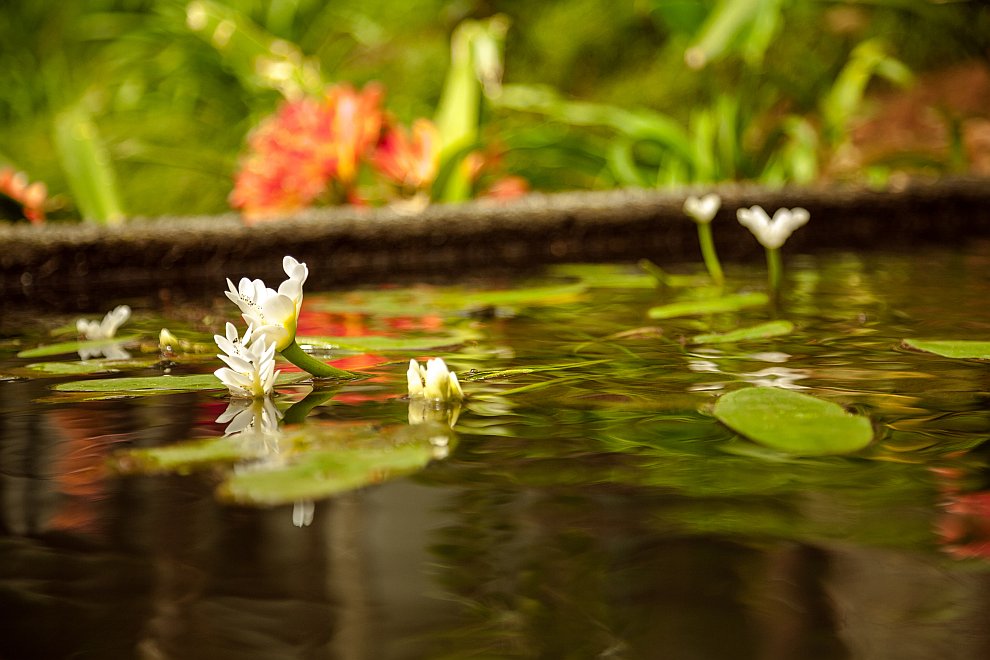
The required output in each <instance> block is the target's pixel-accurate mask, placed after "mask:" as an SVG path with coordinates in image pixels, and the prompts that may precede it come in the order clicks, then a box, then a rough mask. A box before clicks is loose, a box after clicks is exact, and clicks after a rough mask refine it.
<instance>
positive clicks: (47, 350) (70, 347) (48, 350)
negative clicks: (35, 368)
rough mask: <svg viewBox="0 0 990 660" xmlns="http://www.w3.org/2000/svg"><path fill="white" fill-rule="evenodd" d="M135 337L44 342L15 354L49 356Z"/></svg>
mask: <svg viewBox="0 0 990 660" xmlns="http://www.w3.org/2000/svg"><path fill="white" fill-rule="evenodd" d="M135 339H137V337H115V338H113V339H95V340H84V341H63V342H59V343H57V344H46V345H45V346H38V347H36V348H29V349H26V350H23V351H21V352H20V353H18V354H17V357H19V358H38V357H50V356H52V355H65V354H66V353H76V352H78V351H79V350H80V349H82V350H99V349H101V348H104V347H106V346H114V345H117V344H126V343H127V342H129V341H134V340H135Z"/></svg>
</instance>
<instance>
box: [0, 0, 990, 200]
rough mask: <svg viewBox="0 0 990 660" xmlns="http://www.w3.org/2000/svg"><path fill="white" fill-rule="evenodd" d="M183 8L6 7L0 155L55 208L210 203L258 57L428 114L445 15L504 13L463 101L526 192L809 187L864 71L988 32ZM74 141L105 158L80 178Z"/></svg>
mask: <svg viewBox="0 0 990 660" xmlns="http://www.w3.org/2000/svg"><path fill="white" fill-rule="evenodd" d="M189 4H190V3H188V2H186V1H183V0H159V1H151V0H89V1H88V2H86V3H71V2H70V3H63V2H53V1H51V0H44V1H39V2H31V3H14V4H13V5H11V6H9V7H5V9H4V11H3V12H2V13H0V38H2V39H3V41H4V44H5V46H4V48H3V49H2V51H0V162H8V163H10V164H12V165H14V166H15V167H17V168H18V169H21V170H24V171H25V172H26V173H27V174H28V175H29V177H30V178H31V180H42V181H45V182H46V183H47V184H48V187H49V190H50V191H51V192H52V193H53V194H55V195H56V200H59V199H61V200H63V201H64V203H65V204H66V207H65V209H64V213H65V214H66V215H73V216H84V217H88V218H94V219H101V218H102V219H106V218H111V217H114V216H119V215H120V214H125V215H128V216H140V215H160V214H192V213H212V212H220V211H223V210H225V209H226V208H227V201H226V198H227V195H228V193H229V191H230V189H231V185H232V177H233V173H234V172H235V170H236V167H237V160H238V155H239V153H240V151H241V149H242V145H243V141H244V136H245V135H246V134H247V132H248V131H249V130H250V128H251V127H252V126H253V125H255V124H256V123H257V122H258V121H259V120H260V118H262V117H263V116H265V115H266V114H268V113H270V112H271V111H272V110H273V109H274V107H275V106H276V104H277V103H278V102H279V100H280V99H281V98H282V95H281V94H280V91H279V87H278V85H273V84H271V80H268V81H267V82H266V80H265V76H264V75H261V74H260V73H259V66H258V64H259V63H258V61H257V57H256V56H257V55H258V54H263V53H268V55H270V56H274V59H275V60H279V58H281V60H279V61H282V62H289V63H292V64H293V65H296V66H299V67H303V68H305V67H311V68H312V69H313V70H316V71H318V72H319V76H321V77H322V78H321V79H322V80H324V81H348V82H352V83H355V84H357V85H361V84H363V83H365V82H367V81H370V80H377V81H381V82H382V83H383V84H384V85H385V86H386V89H387V90H388V101H387V105H388V108H389V110H390V111H391V112H392V113H394V114H395V115H396V116H397V118H398V119H400V120H402V121H405V122H408V121H410V120H411V119H413V118H415V117H432V116H434V115H435V112H436V109H437V106H438V103H439V100H440V97H441V93H442V90H443V86H444V81H445V77H446V75H447V69H448V65H449V55H450V46H451V43H450V42H451V35H452V34H453V32H454V29H455V27H456V26H457V25H458V24H460V23H461V22H462V21H463V20H464V19H467V18H484V17H489V16H493V15H496V14H502V15H505V16H506V17H507V19H508V21H509V27H508V32H507V34H506V38H505V74H504V80H505V83H506V85H505V87H504V92H503V93H502V94H501V95H494V94H493V95H491V96H490V98H489V99H488V102H485V103H482V110H481V115H480V119H481V122H482V126H483V128H482V133H483V136H482V137H483V139H484V141H485V142H487V143H489V144H493V143H494V144H498V145H501V147H502V148H504V149H505V151H506V155H505V165H506V166H507V167H508V169H509V170H510V171H513V172H514V173H517V174H521V175H522V176H524V177H526V178H527V179H528V180H529V181H530V182H531V184H532V185H533V187H534V188H537V189H548V190H557V189H566V188H593V187H610V186H615V185H647V186H652V185H658V184H661V185H662V184H669V183H682V182H699V183H700V182H709V181H718V180H725V179H756V180H760V181H763V182H765V183H770V184H776V183H785V182H808V181H813V180H816V179H818V178H820V177H821V176H822V175H823V172H824V171H825V170H826V169H827V164H828V161H829V159H830V158H831V156H832V154H834V153H835V151H836V150H837V149H839V148H840V147H841V145H842V142H843V141H844V140H845V139H846V138H845V136H846V128H847V127H848V124H849V122H850V121H851V120H852V119H853V118H854V117H855V116H856V114H857V112H859V110H860V106H861V103H860V102H861V100H862V98H863V95H864V93H865V92H866V91H867V90H868V89H869V88H870V86H871V85H876V84H881V85H890V84H898V85H900V84H906V83H907V82H908V81H909V80H910V78H911V75H910V72H912V71H913V72H919V71H923V70H926V69H929V68H938V67H941V66H945V65H947V64H950V63H952V62H954V61H957V60H961V59H967V58H973V57H983V58H986V57H987V53H988V47H990V10H988V9H987V8H986V6H985V3H981V2H966V1H959V2H934V1H930V0H859V1H853V0H849V1H846V2H840V1H836V2H801V1H798V0H624V1H621V2H604V1H603V0H546V1H544V2H539V3H533V2H522V1H521V0H406V1H403V2H396V1H394V0H363V1H361V2H358V1H357V0H338V1H335V2H324V1H321V0H271V1H269V2H262V1H260V0H241V1H238V0H225V1H224V2H214V3H199V4H200V5H202V6H209V7H212V8H213V9H216V10H217V11H219V12H227V13H225V14H223V16H228V15H229V16H234V17H236V18H237V25H239V26H253V27H251V29H244V30H241V31H240V32H239V33H238V34H239V37H240V38H243V39H242V41H240V42H238V44H237V45H236V47H234V46H230V47H228V46H229V44H227V43H226V42H225V40H224V35H225V34H226V32H225V30H226V28H227V27H229V23H225V22H224V18H223V16H221V18H219V19H217V20H218V23H217V24H216V25H214V28H213V29H212V30H211V31H210V33H209V34H206V33H205V32H203V31H202V30H201V31H199V32H197V30H196V29H194V28H195V27H196V26H195V20H193V13H191V12H190V11H189ZM193 4H194V5H195V4H197V3H193ZM221 24H222V25H221ZM218 27H219V28H223V29H219V30H217V28H218ZM269 59H271V58H269ZM277 63H278V62H277V61H276V64H277ZM283 91H284V90H283ZM60 117H61V118H62V119H61V121H60V120H59V118H60ZM66 117H76V118H80V117H81V118H84V119H85V122H86V123H87V125H88V127H89V128H88V129H87V131H86V135H87V136H88V137H87V142H85V143H79V142H78V141H76V142H73V141H72V140H66V139H65V135H66V133H67V130H68V128H67V126H66V121H67V120H66V119H65V118H66ZM80 121H83V120H82V119H80ZM69 128H71V127H69ZM60 135H61V136H62V137H59V136H60ZM73 144H74V145H75V148H76V150H77V152H76V153H75V154H73V153H70V152H71V149H72V148H73V147H72V145H73ZM67 145H69V146H67ZM67 150H68V151H67ZM84 152H85V153H90V154H96V155H97V156H98V157H96V159H95V160H94V161H93V162H94V163H97V164H99V163H104V165H105V167H102V170H101V171H99V172H93V173H90V175H88V176H86V177H83V176H81V175H80V174H79V169H80V168H79V166H78V165H75V166H74V165H72V163H73V162H74V159H78V158H79V157H80V154H81V153H84ZM954 153H955V160H956V161H958V150H957V151H956V152H954ZM99 154H104V155H105V157H104V156H99ZM941 166H944V168H945V169H949V168H951V167H958V166H959V163H958V162H955V163H945V164H941ZM83 169H85V168H83ZM74 170H75V173H73V171H74ZM863 174H864V176H869V173H863ZM84 181H89V182H90V183H89V184H87V183H85V182H84ZM94 181H96V182H99V181H111V182H113V181H116V189H117V190H119V195H116V194H113V184H109V185H110V186H111V187H110V188H108V189H104V190H102V191H100V192H99V193H96V192H93V191H91V192H90V193H89V195H90V196H92V197H94V199H91V200H87V199H86V197H87V193H86V192H85V191H86V188H87V185H89V186H90V187H92V186H93V185H94V184H93V183H92V182H94ZM107 190H109V191H110V192H107ZM101 197H102V199H100V198H101ZM70 200H74V201H70ZM93 209H97V210H95V211H94V210H93ZM99 209H103V210H102V211H100V210H99ZM56 215H57V214H56ZM97 216H100V217H97Z"/></svg>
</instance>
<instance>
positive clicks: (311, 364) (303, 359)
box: [281, 340, 357, 378]
mask: <svg viewBox="0 0 990 660" xmlns="http://www.w3.org/2000/svg"><path fill="white" fill-rule="evenodd" d="M281 353H282V357H284V358H285V359H286V360H288V361H289V362H291V363H292V364H294V365H296V366H297V367H299V368H300V369H304V370H305V371H308V372H309V373H311V374H313V375H314V376H316V377H317V378H357V374H354V373H352V372H350V371H344V370H343V369H338V368H337V367H331V366H330V365H329V364H327V363H326V362H322V361H321V360H317V359H316V358H315V357H313V356H312V355H310V354H309V353H307V352H306V351H304V350H303V349H301V348H299V344H297V343H296V342H295V340H292V343H291V344H289V345H288V346H286V347H285V348H283V349H282V351H281Z"/></svg>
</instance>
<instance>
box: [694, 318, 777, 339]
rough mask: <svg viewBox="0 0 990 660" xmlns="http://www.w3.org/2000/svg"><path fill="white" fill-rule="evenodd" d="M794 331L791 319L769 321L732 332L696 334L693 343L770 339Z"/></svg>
mask: <svg viewBox="0 0 990 660" xmlns="http://www.w3.org/2000/svg"><path fill="white" fill-rule="evenodd" d="M792 332H794V324H793V323H791V322H790V321H769V322H767V323H760V324H759V325H753V326H750V327H748V328H739V329H737V330H732V331H731V332H721V333H711V334H705V335H696V336H694V337H692V338H691V340H690V343H692V344H728V343H732V342H737V341H751V340H754V339H768V338H770V337H779V336H781V335H787V334H790V333H792Z"/></svg>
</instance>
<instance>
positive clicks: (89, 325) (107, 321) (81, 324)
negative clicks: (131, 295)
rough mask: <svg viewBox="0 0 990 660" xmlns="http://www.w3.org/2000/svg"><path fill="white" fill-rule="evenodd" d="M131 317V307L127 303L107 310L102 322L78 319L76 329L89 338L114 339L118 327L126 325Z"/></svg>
mask: <svg viewBox="0 0 990 660" xmlns="http://www.w3.org/2000/svg"><path fill="white" fill-rule="evenodd" d="M129 318H131V308H130V307H128V306H127V305H120V306H118V307H115V308H114V309H112V310H111V311H109V312H107V315H106V316H104V317H103V320H102V321H100V322H96V321H87V320H86V319H79V320H78V321H76V330H78V331H79V334H81V335H82V336H83V337H85V338H86V339H89V340H99V339H113V337H114V335H116V334H117V329H118V328H119V327H120V326H122V325H124V323H125V322H126V321H127V319H129Z"/></svg>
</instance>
